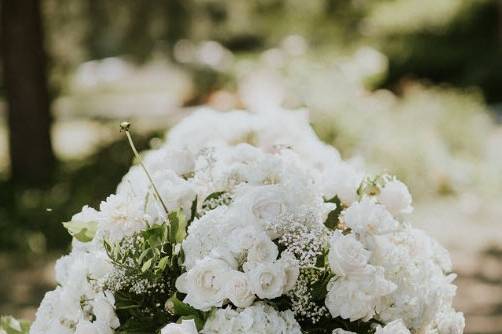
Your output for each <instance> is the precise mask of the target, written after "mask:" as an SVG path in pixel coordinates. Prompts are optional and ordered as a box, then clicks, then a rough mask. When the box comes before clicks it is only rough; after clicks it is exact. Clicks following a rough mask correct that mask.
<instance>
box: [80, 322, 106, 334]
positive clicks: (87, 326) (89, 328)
mask: <svg viewBox="0 0 502 334" xmlns="http://www.w3.org/2000/svg"><path fill="white" fill-rule="evenodd" d="M75 334H101V333H100V332H99V331H98V328H97V327H96V325H95V324H94V323H92V322H90V321H87V320H82V321H79V323H78V324H77V327H76V328H75Z"/></svg>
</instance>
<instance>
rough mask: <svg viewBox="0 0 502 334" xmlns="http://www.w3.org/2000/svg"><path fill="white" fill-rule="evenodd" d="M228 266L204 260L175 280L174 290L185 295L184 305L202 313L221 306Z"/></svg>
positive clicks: (219, 261) (215, 261) (211, 260)
mask: <svg viewBox="0 0 502 334" xmlns="http://www.w3.org/2000/svg"><path fill="white" fill-rule="evenodd" d="M229 271H231V268H230V266H229V265H228V263H226V262H225V261H223V260H219V259H213V258H209V257H208V258H205V259H203V260H200V261H199V262H197V263H196V264H195V266H194V267H193V268H192V269H190V270H189V271H188V272H186V273H184V274H182V275H181V276H180V277H178V279H177V280H176V289H178V291H180V292H183V293H186V294H187V296H186V297H185V299H184V300H183V301H184V302H185V303H187V304H189V305H191V306H193V307H195V308H197V309H199V310H203V311H208V310H209V309H210V308H211V307H213V306H221V305H222V304H223V300H224V299H225V285H226V284H227V282H226V278H227V276H228V275H227V274H228V272H229Z"/></svg>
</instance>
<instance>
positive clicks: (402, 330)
mask: <svg viewBox="0 0 502 334" xmlns="http://www.w3.org/2000/svg"><path fill="white" fill-rule="evenodd" d="M375 334H411V332H410V331H409V330H408V328H406V326H405V325H404V323H403V321H402V320H400V319H399V320H394V321H393V322H391V323H388V324H387V325H385V327H383V328H382V327H381V326H378V327H377V329H376V332H375Z"/></svg>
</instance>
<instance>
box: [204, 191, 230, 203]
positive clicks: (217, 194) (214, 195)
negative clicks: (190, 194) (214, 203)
mask: <svg viewBox="0 0 502 334" xmlns="http://www.w3.org/2000/svg"><path fill="white" fill-rule="evenodd" d="M225 193H226V191H216V192H214V193H211V194H210V195H209V196H207V197H206V199H204V202H206V201H209V200H212V199H217V198H219V197H221V196H222V195H224V194H225Z"/></svg>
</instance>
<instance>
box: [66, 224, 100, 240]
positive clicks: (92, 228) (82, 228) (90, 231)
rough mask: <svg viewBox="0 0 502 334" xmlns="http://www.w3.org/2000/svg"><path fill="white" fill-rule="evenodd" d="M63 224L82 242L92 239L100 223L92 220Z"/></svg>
mask: <svg viewBox="0 0 502 334" xmlns="http://www.w3.org/2000/svg"><path fill="white" fill-rule="evenodd" d="M63 226H64V227H65V228H66V229H67V230H68V233H70V235H71V236H72V237H74V238H75V239H77V240H78V241H81V242H89V241H92V239H93V238H94V235H95V234H96V231H97V229H98V223H97V222H95V221H90V222H71V221H70V222H66V223H63Z"/></svg>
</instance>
